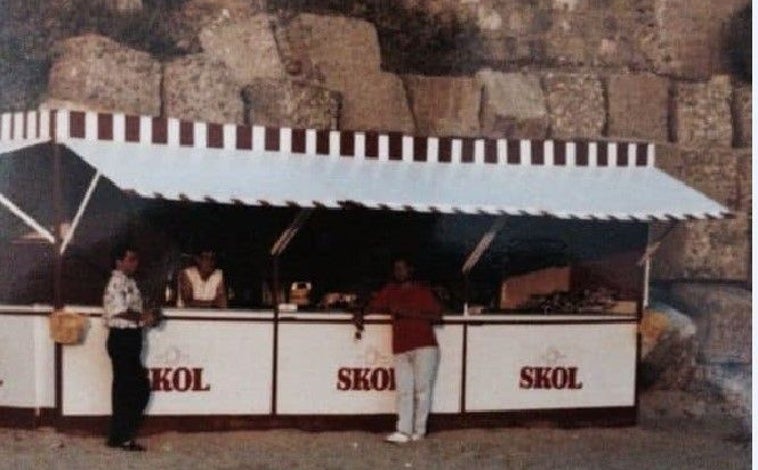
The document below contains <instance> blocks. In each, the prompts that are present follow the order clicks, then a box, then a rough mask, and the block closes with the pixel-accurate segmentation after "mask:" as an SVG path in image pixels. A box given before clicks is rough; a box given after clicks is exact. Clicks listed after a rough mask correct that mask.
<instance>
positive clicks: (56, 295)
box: [50, 117, 63, 419]
mask: <svg viewBox="0 0 758 470" xmlns="http://www.w3.org/2000/svg"><path fill="white" fill-rule="evenodd" d="M53 119H55V117H54V118H53ZM54 127H55V126H54ZM50 145H51V146H52V148H51V150H52V159H53V161H52V164H53V171H52V174H53V184H52V190H53V194H52V196H53V200H52V203H53V223H54V224H55V226H54V230H53V235H54V236H55V243H54V244H53V310H58V309H61V308H63V255H62V254H61V246H62V241H63V233H62V230H63V181H62V174H61V173H62V171H61V154H60V146H59V145H58V144H57V143H56V141H55V137H54V136H53V141H52V142H51V144H50ZM54 361H55V410H56V415H57V417H58V418H59V419H60V418H61V417H62V416H63V347H62V346H61V345H60V343H55V347H54Z"/></svg>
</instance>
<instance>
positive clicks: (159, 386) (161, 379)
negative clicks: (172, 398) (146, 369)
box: [150, 367, 172, 392]
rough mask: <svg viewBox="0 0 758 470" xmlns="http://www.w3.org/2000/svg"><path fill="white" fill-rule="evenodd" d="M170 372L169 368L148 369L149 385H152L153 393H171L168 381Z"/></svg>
mask: <svg viewBox="0 0 758 470" xmlns="http://www.w3.org/2000/svg"><path fill="white" fill-rule="evenodd" d="M171 370H172V369H171V367H166V368H162V367H156V368H152V369H150V376H151V380H150V383H151V384H152V387H151V388H152V390H153V391H154V392H161V391H164V392H170V391H171V381H170V380H169V373H170V372H171Z"/></svg>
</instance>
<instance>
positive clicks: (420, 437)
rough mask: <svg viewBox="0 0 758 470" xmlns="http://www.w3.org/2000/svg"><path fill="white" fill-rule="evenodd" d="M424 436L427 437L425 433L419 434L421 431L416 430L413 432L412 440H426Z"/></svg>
mask: <svg viewBox="0 0 758 470" xmlns="http://www.w3.org/2000/svg"><path fill="white" fill-rule="evenodd" d="M424 437H425V436H424V435H423V434H419V433H417V432H414V433H413V434H411V440H412V441H413V442H417V441H423V440H424Z"/></svg>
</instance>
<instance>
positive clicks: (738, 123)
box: [732, 85, 753, 147]
mask: <svg viewBox="0 0 758 470" xmlns="http://www.w3.org/2000/svg"><path fill="white" fill-rule="evenodd" d="M732 117H733V119H734V123H733V127H734V144H735V146H736V147H750V146H752V144H753V87H752V86H751V85H738V86H735V87H734V96H733V101H732Z"/></svg>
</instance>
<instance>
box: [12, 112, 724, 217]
mask: <svg viewBox="0 0 758 470" xmlns="http://www.w3.org/2000/svg"><path fill="white" fill-rule="evenodd" d="M50 139H54V140H55V142H57V143H59V144H62V145H65V146H66V147H68V148H69V149H71V150H72V151H73V152H75V153H76V154H77V155H79V156H80V157H81V158H82V159H83V160H85V161H86V162H87V163H88V164H90V165H91V166H92V167H94V168H95V169H96V170H97V171H98V172H99V173H101V174H102V175H103V176H104V177H106V178H108V179H109V180H111V181H112V182H113V183H114V184H115V185H116V186H117V187H119V188H121V189H123V190H126V191H130V192H134V193H136V194H139V195H140V196H142V197H147V198H165V199H169V200H189V201H204V202H207V201H215V202H220V203H240V204H247V205H271V206H299V207H329V208H340V207H351V206H362V207H368V208H375V209H388V210H400V211H421V212H443V213H469V214H479V213H484V214H508V215H533V216H553V217H560V218H580V219H607V220H670V219H688V218H718V217H723V216H725V215H727V214H728V210H727V209H726V208H724V207H723V206H721V205H720V204H718V203H716V202H714V201H712V200H710V199H708V198H707V197H705V196H704V195H703V194H701V193H700V192H698V191H696V190H694V189H692V188H690V187H688V186H686V185H685V184H684V183H682V182H680V181H678V180H676V179H674V178H672V177H670V176H668V175H667V174H665V173H664V172H662V171H660V170H658V169H657V168H655V166H654V163H655V147H654V146H653V144H649V143H644V142H607V141H598V142H591V141H576V142H572V141H558V140H544V141H529V140H506V139H476V138H436V137H415V136H405V135H402V134H399V133H385V134H382V133H373V132H351V131H316V130H300V129H289V128H266V127H259V126H238V125H216V124H205V123H198V122H187V121H181V120H177V119H170V118H169V119H164V118H152V117H145V116H126V115H123V114H103V113H99V114H98V113H84V112H69V111H52V112H30V113H15V114H4V115H2V116H1V117H0V152H1V151H3V149H5V148H10V147H12V146H13V145H14V143H18V142H22V141H40V140H42V141H44V140H50Z"/></svg>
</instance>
